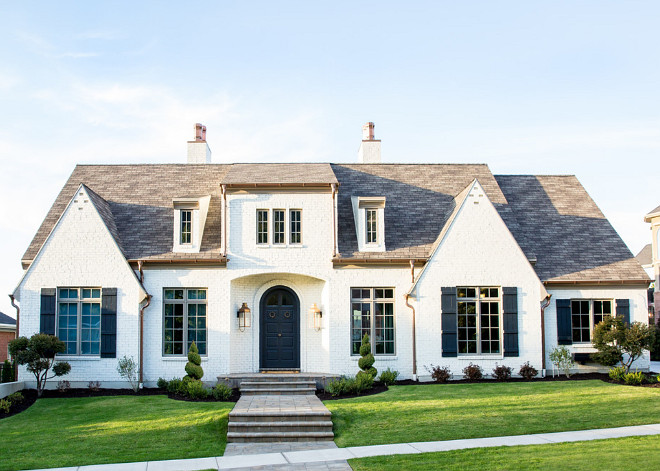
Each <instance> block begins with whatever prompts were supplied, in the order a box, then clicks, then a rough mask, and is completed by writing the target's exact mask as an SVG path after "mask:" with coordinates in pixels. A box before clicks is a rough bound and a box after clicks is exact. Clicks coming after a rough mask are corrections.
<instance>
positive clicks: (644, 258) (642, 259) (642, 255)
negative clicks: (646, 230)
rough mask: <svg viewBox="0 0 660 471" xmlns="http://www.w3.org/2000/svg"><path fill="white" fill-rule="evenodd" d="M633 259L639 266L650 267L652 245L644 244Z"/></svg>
mask: <svg viewBox="0 0 660 471" xmlns="http://www.w3.org/2000/svg"><path fill="white" fill-rule="evenodd" d="M635 258H636V259H637V261H638V262H639V264H640V265H642V266H644V265H651V264H652V263H653V245H651V244H646V245H645V246H644V248H643V249H642V250H640V251H639V253H638V254H637V255H635Z"/></svg>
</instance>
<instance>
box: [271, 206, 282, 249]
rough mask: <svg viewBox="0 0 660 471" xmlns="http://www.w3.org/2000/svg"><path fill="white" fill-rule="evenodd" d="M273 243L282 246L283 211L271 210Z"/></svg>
mask: <svg viewBox="0 0 660 471" xmlns="http://www.w3.org/2000/svg"><path fill="white" fill-rule="evenodd" d="M273 243H274V244H284V210H283V209H274V210H273Z"/></svg>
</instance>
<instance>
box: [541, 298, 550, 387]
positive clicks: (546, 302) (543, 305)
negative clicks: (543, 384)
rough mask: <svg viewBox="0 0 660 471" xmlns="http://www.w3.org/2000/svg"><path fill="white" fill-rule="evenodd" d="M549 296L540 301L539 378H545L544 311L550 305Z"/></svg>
mask: <svg viewBox="0 0 660 471" xmlns="http://www.w3.org/2000/svg"><path fill="white" fill-rule="evenodd" d="M550 298H552V295H551V294H548V296H546V298H545V299H544V300H543V301H541V377H542V378H545V310H546V308H547V307H548V306H549V305H550Z"/></svg>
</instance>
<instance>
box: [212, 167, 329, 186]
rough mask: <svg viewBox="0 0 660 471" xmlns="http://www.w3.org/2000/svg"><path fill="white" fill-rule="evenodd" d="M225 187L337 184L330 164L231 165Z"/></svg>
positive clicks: (224, 180)
mask: <svg viewBox="0 0 660 471" xmlns="http://www.w3.org/2000/svg"><path fill="white" fill-rule="evenodd" d="M221 183H224V184H226V185H245V184H252V185H255V184H256V185H269V184H270V185H315V184H316V185H324V184H327V185H329V184H332V183H337V178H336V177H335V174H334V173H333V172H332V168H331V167H330V164H303V163H301V164H298V163H296V164H233V165H231V167H230V169H229V171H227V174H226V175H225V176H224V178H223V179H222V182H221Z"/></svg>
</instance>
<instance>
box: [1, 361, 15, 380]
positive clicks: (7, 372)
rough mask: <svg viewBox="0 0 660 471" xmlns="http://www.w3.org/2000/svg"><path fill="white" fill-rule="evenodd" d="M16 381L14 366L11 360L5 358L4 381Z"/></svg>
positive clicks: (3, 367) (3, 365)
mask: <svg viewBox="0 0 660 471" xmlns="http://www.w3.org/2000/svg"><path fill="white" fill-rule="evenodd" d="M12 381H14V368H12V366H11V363H10V362H9V360H5V362H4V363H3V364H2V382H3V383H11V382H12Z"/></svg>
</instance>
